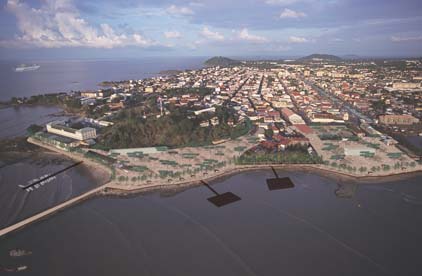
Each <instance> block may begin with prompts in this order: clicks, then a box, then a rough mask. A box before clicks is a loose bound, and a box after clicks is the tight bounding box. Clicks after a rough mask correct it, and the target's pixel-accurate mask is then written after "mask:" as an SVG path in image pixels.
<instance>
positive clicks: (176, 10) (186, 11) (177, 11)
mask: <svg viewBox="0 0 422 276" xmlns="http://www.w3.org/2000/svg"><path fill="white" fill-rule="evenodd" d="M166 11H167V13H169V14H172V15H193V14H194V11H193V10H192V9H191V8H189V7H182V6H180V7H179V6H176V5H171V6H170V7H168V8H167V9H166Z"/></svg>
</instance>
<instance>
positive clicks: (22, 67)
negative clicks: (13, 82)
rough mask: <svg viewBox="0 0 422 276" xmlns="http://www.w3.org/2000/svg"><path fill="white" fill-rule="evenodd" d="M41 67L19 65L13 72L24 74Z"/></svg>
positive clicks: (36, 65)
mask: <svg viewBox="0 0 422 276" xmlns="http://www.w3.org/2000/svg"><path fill="white" fill-rule="evenodd" d="M40 67H41V66H39V65H38V64H32V65H26V64H21V65H19V66H17V67H16V68H15V72H25V71H35V70H38V69H39V68H40Z"/></svg>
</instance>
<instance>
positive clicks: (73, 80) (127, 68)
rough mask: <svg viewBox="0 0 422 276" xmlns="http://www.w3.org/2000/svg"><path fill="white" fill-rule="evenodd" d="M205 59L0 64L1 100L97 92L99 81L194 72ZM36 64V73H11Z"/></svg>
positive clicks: (16, 62) (44, 61)
mask: <svg viewBox="0 0 422 276" xmlns="http://www.w3.org/2000/svg"><path fill="white" fill-rule="evenodd" d="M205 60H206V58H201V57H184V58H176V57H166V58H159V57H154V58H139V59H110V60H108V59H97V60H57V61H55V60H30V61H25V62H23V61H0V101H7V100H9V99H10V98H11V97H28V96H31V95H35V94H44V93H53V92H69V91H72V90H74V91H78V90H87V89H98V86H97V84H98V83H100V82H102V81H109V80H111V81H113V80H114V81H118V80H129V79H135V80H136V79H143V78H147V77H152V76H156V75H157V74H158V73H159V72H160V71H162V70H170V69H171V70H176V69H177V70H183V69H196V68H200V67H202V66H203V62H204V61H205ZM21 63H26V64H32V63H37V64H39V65H41V68H40V69H38V70H37V71H27V72H19V73H17V72H14V68H15V67H16V66H17V65H19V64H21Z"/></svg>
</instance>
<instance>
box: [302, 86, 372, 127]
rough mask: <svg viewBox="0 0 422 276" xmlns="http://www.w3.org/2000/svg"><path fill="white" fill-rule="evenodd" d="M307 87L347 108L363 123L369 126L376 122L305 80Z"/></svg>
mask: <svg viewBox="0 0 422 276" xmlns="http://www.w3.org/2000/svg"><path fill="white" fill-rule="evenodd" d="M303 81H304V82H305V83H306V84H307V85H310V86H311V87H312V88H313V89H315V90H316V91H318V93H319V94H320V95H321V96H324V97H326V98H329V99H330V100H331V101H333V102H334V103H336V104H338V105H341V106H343V108H345V109H346V110H347V111H348V112H350V113H351V114H353V115H354V116H356V117H357V118H359V119H360V120H362V121H365V122H367V123H369V124H373V123H374V121H373V120H372V119H371V118H369V117H368V116H365V115H363V114H362V113H360V112H359V111H357V110H356V109H354V108H352V107H351V106H350V105H348V104H347V103H345V102H344V101H342V100H340V99H339V98H337V97H336V96H334V95H332V94H331V93H328V92H327V91H325V90H323V89H321V88H319V87H318V86H316V85H315V84H313V83H312V82H310V81H308V80H303Z"/></svg>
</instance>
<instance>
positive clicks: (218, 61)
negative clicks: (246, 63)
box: [204, 57, 241, 67]
mask: <svg viewBox="0 0 422 276" xmlns="http://www.w3.org/2000/svg"><path fill="white" fill-rule="evenodd" d="M204 64H205V65H206V66H210V67H212V66H221V67H227V66H236V65H240V64H241V62H240V61H238V60H234V59H230V58H226V57H212V58H210V59H208V60H207V61H205V62H204Z"/></svg>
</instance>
